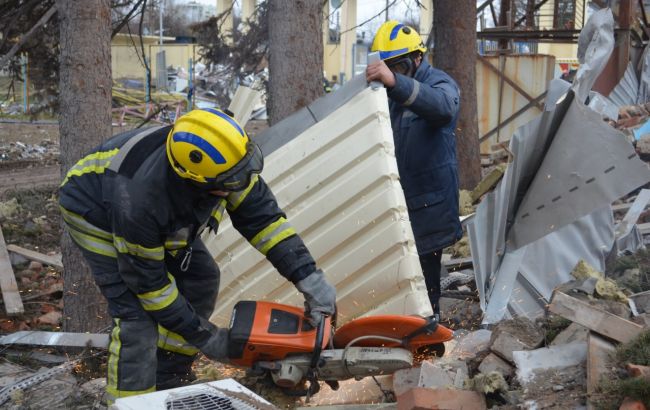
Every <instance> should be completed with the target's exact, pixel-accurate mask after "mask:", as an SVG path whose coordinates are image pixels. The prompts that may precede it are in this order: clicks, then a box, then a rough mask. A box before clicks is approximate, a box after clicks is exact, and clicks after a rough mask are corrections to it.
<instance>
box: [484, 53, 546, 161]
mask: <svg viewBox="0 0 650 410" xmlns="http://www.w3.org/2000/svg"><path fill="white" fill-rule="evenodd" d="M484 58H485V60H487V61H488V62H489V63H490V64H491V65H492V66H493V67H495V68H497V69H500V70H502V71H503V72H504V73H505V75H506V77H508V78H509V79H511V80H512V81H514V82H515V83H516V84H517V85H518V86H519V87H521V89H523V90H524V91H525V92H526V93H528V95H530V96H531V97H533V98H536V97H537V96H539V95H540V94H542V93H543V92H544V91H546V88H547V87H548V82H549V81H551V79H552V78H553V73H554V70H555V57H553V56H548V55H539V54H538V55H512V56H501V57H499V56H485V57H484ZM476 64H477V65H476V91H477V96H478V100H477V108H478V128H479V135H480V136H483V135H485V134H487V133H488V132H490V131H491V130H493V129H495V128H496V127H497V125H498V124H500V123H502V122H503V121H505V120H506V119H508V118H510V117H511V116H512V115H513V114H515V113H516V112H518V111H519V110H521V109H522V108H523V107H525V106H526V104H528V103H529V101H528V99H526V97H524V96H523V95H521V94H520V93H519V92H518V91H517V90H515V89H514V88H513V87H512V86H511V85H509V84H508V83H507V82H503V91H502V92H500V89H501V81H502V80H501V79H500V78H499V76H498V75H497V74H496V73H495V72H493V71H492V70H490V68H489V67H486V66H485V64H483V63H482V62H481V61H480V60H477V63H476ZM500 95H501V97H500ZM499 101H501V103H499ZM540 105H543V101H542V103H541V104H540ZM540 112H541V111H540V110H539V109H538V108H536V107H534V106H532V107H530V108H528V109H527V110H526V111H524V112H523V113H522V114H521V115H519V116H517V117H516V118H515V119H514V120H512V121H510V122H509V123H507V124H505V125H503V126H502V127H501V128H500V129H499V131H498V132H497V133H495V134H493V135H492V136H491V137H490V138H488V139H487V140H485V141H484V142H483V143H482V144H481V152H482V153H489V152H490V151H491V147H492V145H494V144H497V143H500V142H504V141H508V140H509V139H510V136H511V135H512V134H514V132H515V131H516V130H517V128H519V127H521V126H522V125H524V124H526V123H527V122H529V121H531V120H532V119H533V118H535V117H537V116H538V115H539V114H540Z"/></svg>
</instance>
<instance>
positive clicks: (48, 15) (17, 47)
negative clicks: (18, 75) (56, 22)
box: [0, 6, 56, 67]
mask: <svg viewBox="0 0 650 410" xmlns="http://www.w3.org/2000/svg"><path fill="white" fill-rule="evenodd" d="M54 13H56V6H52V7H50V9H49V10H48V11H47V12H46V13H45V14H44V15H43V17H41V19H40V20H38V22H37V23H36V24H35V25H34V27H32V28H31V29H30V30H29V31H28V32H27V33H25V34H24V35H23V36H22V37H21V38H20V40H18V42H17V43H16V44H14V46H13V47H12V48H11V50H9V52H8V53H7V54H5V55H4V56H2V58H1V59H0V67H3V66H4V65H5V63H6V62H7V61H9V59H10V58H11V57H13V56H14V55H15V54H16V53H17V52H18V50H20V47H22V45H23V44H25V41H27V40H28V39H29V38H30V37H31V36H32V35H33V34H34V33H35V32H36V30H37V29H38V28H39V27H41V26H42V25H43V24H45V23H47V21H48V20H49V19H50V18H51V17H52V16H53V15H54Z"/></svg>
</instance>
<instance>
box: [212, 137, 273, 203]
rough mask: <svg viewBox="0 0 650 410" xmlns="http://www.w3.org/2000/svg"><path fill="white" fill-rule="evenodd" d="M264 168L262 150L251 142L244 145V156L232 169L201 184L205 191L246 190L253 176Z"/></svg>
mask: <svg viewBox="0 0 650 410" xmlns="http://www.w3.org/2000/svg"><path fill="white" fill-rule="evenodd" d="M263 168H264V156H263V155H262V150H260V147H258V146H257V144H255V143H254V142H253V141H248V143H247V144H246V155H245V156H244V158H242V159H241V160H240V161H239V162H238V163H237V164H235V166H234V167H232V168H230V169H229V170H228V171H226V172H223V173H221V174H219V175H217V176H216V177H215V178H206V181H207V183H206V184H201V185H203V187H204V188H205V189H207V190H215V191H231V192H236V191H243V190H244V189H246V188H248V185H250V183H251V178H252V177H253V175H254V174H259V173H260V172H262V169H263Z"/></svg>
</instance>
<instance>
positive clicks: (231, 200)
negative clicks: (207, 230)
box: [226, 174, 259, 211]
mask: <svg viewBox="0 0 650 410" xmlns="http://www.w3.org/2000/svg"><path fill="white" fill-rule="evenodd" d="M258 179H259V176H258V175H257V174H255V175H253V178H251V183H250V184H248V187H247V188H246V189H244V190H243V191H240V192H231V193H230V194H229V195H228V197H227V198H226V199H227V200H228V210H229V211H234V210H235V209H237V208H239V205H241V203H242V202H244V199H246V197H247V196H248V193H249V192H251V189H253V187H254V186H255V184H256V183H257V180H258Z"/></svg>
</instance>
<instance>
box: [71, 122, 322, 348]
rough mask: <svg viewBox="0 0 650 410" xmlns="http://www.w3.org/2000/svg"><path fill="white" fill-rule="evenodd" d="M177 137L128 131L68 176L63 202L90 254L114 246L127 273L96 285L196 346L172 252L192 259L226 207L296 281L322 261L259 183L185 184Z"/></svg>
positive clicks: (161, 130)
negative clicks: (227, 190) (219, 192)
mask: <svg viewBox="0 0 650 410" xmlns="http://www.w3.org/2000/svg"><path fill="white" fill-rule="evenodd" d="M169 130H170V127H157V128H152V129H149V130H148V132H142V130H137V131H130V132H127V133H124V134H120V135H117V136H115V137H114V138H112V139H110V140H109V141H107V142H106V143H104V144H102V145H101V146H100V147H98V148H97V149H95V150H94V151H93V152H91V153H90V154H88V155H86V156H85V157H84V158H82V159H81V160H80V161H79V162H77V164H76V165H75V166H73V167H72V168H71V169H70V171H69V172H68V174H67V176H66V178H65V179H64V182H63V184H62V186H61V189H60V195H59V197H60V199H59V202H60V205H61V207H62V208H63V213H64V218H66V223H67V224H68V225H69V226H70V227H71V230H72V228H73V229H74V230H75V235H76V238H80V239H82V241H81V243H80V241H79V240H76V242H77V243H80V245H81V246H84V247H85V248H87V249H88V250H90V251H92V252H97V249H100V250H101V249H104V248H106V249H108V248H111V246H110V245H111V244H112V248H114V250H113V251H112V253H113V257H115V258H116V259H117V266H118V270H119V272H114V273H106V274H104V273H97V272H94V274H95V278H96V281H97V284H98V285H100V286H101V285H108V284H112V283H119V282H124V283H125V284H126V286H127V287H128V289H129V290H131V291H132V292H133V293H135V294H136V295H137V296H138V298H139V300H140V302H141V304H142V306H143V308H144V309H145V310H146V311H148V312H149V313H150V314H151V315H152V317H153V318H154V319H155V320H156V321H157V322H158V323H160V324H161V325H162V326H164V327H165V328H166V329H168V330H169V331H171V332H174V333H177V334H179V335H181V336H182V337H184V338H185V339H187V340H188V341H189V342H190V343H192V344H197V342H199V343H200V342H201V339H203V337H204V336H205V335H203V334H202V333H201V329H199V328H198V318H197V317H196V314H195V313H194V311H193V309H192V308H191V307H190V306H189V304H188V303H187V302H186V301H185V298H184V297H183V295H182V294H180V293H179V291H178V288H177V286H176V283H175V280H174V277H173V276H172V275H170V274H169V273H168V272H167V269H166V268H165V262H164V260H165V252H168V253H169V254H170V255H174V256H176V257H186V256H187V253H188V251H189V252H191V244H192V242H193V240H194V239H195V238H197V237H198V236H199V235H200V234H201V233H202V231H203V230H204V229H205V228H206V227H209V228H210V229H213V230H215V231H216V230H217V229H218V226H219V223H220V222H221V219H222V217H223V212H224V210H227V211H228V213H229V215H230V217H231V219H232V222H233V225H234V227H235V228H236V229H237V230H238V231H239V232H240V233H241V234H242V235H243V236H244V237H246V239H247V240H248V241H249V242H251V244H252V245H253V246H255V247H256V248H257V249H258V250H260V252H262V253H263V254H264V255H266V257H267V259H269V261H271V263H272V264H273V265H274V266H275V267H276V268H277V269H278V271H279V272H280V274H282V275H283V276H285V277H286V278H287V279H289V280H290V281H292V282H294V283H295V282H297V281H299V280H301V279H303V278H304V277H306V276H307V275H309V274H310V273H312V272H313V271H314V270H315V263H314V260H313V258H312V257H311V255H310V254H309V252H308V251H307V249H306V247H305V246H304V244H303V242H302V240H301V239H300V237H299V236H297V235H296V232H295V231H294V229H293V228H292V227H291V226H290V225H289V223H288V221H287V220H286V216H285V214H284V213H283V212H282V211H281V209H280V208H279V207H278V205H277V202H276V200H275V197H274V196H273V194H272V193H271V191H270V189H269V188H268V186H267V185H266V183H265V182H264V181H263V179H262V178H261V177H255V178H253V180H252V181H251V184H250V186H249V187H248V188H247V189H246V190H244V191H242V192H235V193H232V194H230V195H229V196H228V197H227V198H222V197H218V196H214V195H211V194H209V193H206V192H201V191H200V190H198V189H197V188H196V187H194V186H193V185H191V184H190V183H188V182H187V181H185V180H182V179H181V178H180V177H179V176H178V175H177V174H176V173H175V172H174V171H173V170H172V169H171V167H170V166H169V164H168V162H167V157H166V152H165V139H166V137H167V134H168V133H169ZM98 246H104V248H98ZM106 252H108V253H110V252H109V251H108V250H107V251H106ZM104 254H106V253H104ZM106 256H111V255H108V254H106Z"/></svg>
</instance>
